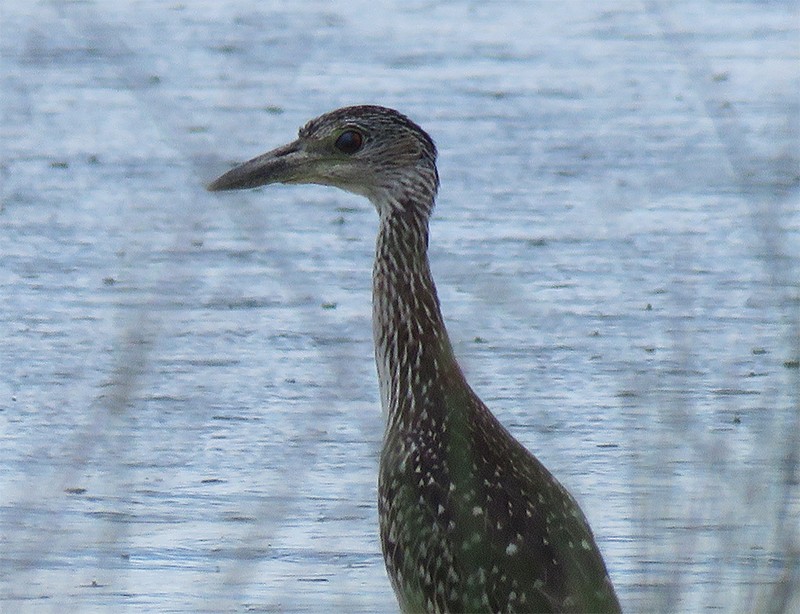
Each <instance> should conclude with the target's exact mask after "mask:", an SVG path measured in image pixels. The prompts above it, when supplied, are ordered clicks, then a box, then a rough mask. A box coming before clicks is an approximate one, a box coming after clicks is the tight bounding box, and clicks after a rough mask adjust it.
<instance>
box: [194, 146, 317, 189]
mask: <svg viewBox="0 0 800 614" xmlns="http://www.w3.org/2000/svg"><path fill="white" fill-rule="evenodd" d="M305 159H306V154H305V153H304V152H303V149H302V147H301V145H300V141H293V142H292V143H289V144H288V145H283V146H282V147H278V148H277V149H273V150H272V151H269V152H267V153H265V154H262V155H260V156H258V157H256V158H253V159H252V160H249V161H247V162H245V163H243V164H240V165H239V166H237V167H235V168H232V169H231V170H229V171H228V172H227V173H225V174H224V175H222V176H220V177H218V178H217V179H215V180H214V181H212V182H211V183H210V184H209V185H208V188H207V189H208V191H209V192H221V191H223V190H244V189H247V188H256V187H258V186H261V185H266V184H268V183H296V182H297V181H298V180H302V172H303V167H304V166H305V165H304V161H305Z"/></svg>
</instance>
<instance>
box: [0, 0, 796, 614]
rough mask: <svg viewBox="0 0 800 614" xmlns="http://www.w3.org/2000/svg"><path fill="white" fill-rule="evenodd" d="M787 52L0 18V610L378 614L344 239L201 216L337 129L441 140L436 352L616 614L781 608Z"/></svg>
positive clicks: (362, 354) (310, 199) (789, 497)
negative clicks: (212, 184)
mask: <svg viewBox="0 0 800 614" xmlns="http://www.w3.org/2000/svg"><path fill="white" fill-rule="evenodd" d="M109 5H111V6H109ZM797 24H798V14H797V7H796V6H795V5H794V4H793V3H791V2H780V1H775V2H767V3H759V2H723V1H720V2H704V1H702V0H698V1H695V2H683V3H679V4H678V5H673V3H666V2H658V1H651V2H645V3H642V2H617V3H614V4H613V5H612V4H610V3H588V2H577V1H572V2H566V3H555V2H507V3H503V4H500V3H469V2H462V3H458V2H442V3H432V2H402V3H400V2H397V3H389V4H383V5H381V6H380V7H379V8H376V7H375V6H374V3H368V2H343V1H339V2H321V1H311V2H305V3H303V4H300V3H295V4H289V3H285V2H259V3H249V2H248V3H245V2H232V1H226V2H191V3H186V4H179V3H175V4H167V3H163V2H153V1H149V2H147V1H142V2H133V1H129V2H118V3H113V5H112V3H101V2H94V1H86V2H58V1H51V2H40V3H26V2H19V1H15V0H11V1H9V0H4V2H3V6H2V8H0V46H1V47H0V48H1V49H2V63H1V64H0V88H1V91H2V113H3V115H2V125H1V127H2V160H1V161H0V181H2V185H0V190H2V192H1V194H2V202H1V203H0V288H2V293H0V301H2V303H1V304H2V309H0V332H1V333H2V334H0V338H2V341H0V373H1V374H0V434H2V441H3V445H2V446H0V467H2V471H0V610H2V611H8V612H21V611H36V612H40V611H54V612H62V611H81V612H89V611H114V612H117V611H122V610H126V609H127V610H130V611H140V610H149V611H161V612H198V611H209V612H222V611H250V610H255V611H308V612H319V611H349V612H391V611H395V610H396V604H395V600H394V596H393V595H392V593H391V589H390V587H389V583H388V580H387V578H386V576H385V572H384V570H383V562H382V559H381V556H380V545H379V542H378V537H377V511H376V502H375V501H376V474H377V459H378V451H379V448H380V443H381V435H382V428H383V425H382V418H381V415H380V412H379V409H378V397H377V385H376V381H375V373H374V366H373V363H372V345H371V325H370V321H369V317H370V307H369V301H370V298H369V292H370V269H371V258H372V249H373V241H374V234H375V230H376V216H375V214H374V212H373V211H372V210H371V207H370V205H369V204H368V203H366V202H363V201H362V200H360V199H358V198H356V197H353V196H350V195H347V194H344V193H340V192H337V191H334V190H329V189H324V188H316V187H292V188H289V187H271V188H269V189H268V190H261V191H258V192H253V193H237V194H234V195H223V196H220V195H213V194H207V193H206V192H205V191H204V189H203V185H204V183H205V182H206V181H208V180H209V179H211V178H212V177H213V176H214V175H215V174H216V173H218V172H220V171H222V170H225V169H226V168H228V166H229V165H230V164H231V163H233V162H234V161H241V160H243V159H245V158H248V157H250V156H252V155H255V154H257V153H260V152H261V151H265V150H266V149H269V148H272V147H273V146H276V145H278V144H281V143H283V142H285V141H287V140H289V139H291V138H293V136H294V134H295V131H296V129H297V127H298V126H300V125H302V124H303V123H304V122H305V121H306V120H307V119H309V118H311V117H313V116H315V115H318V114H319V113H322V112H324V111H327V110H330V109H332V108H335V107H338V106H341V105H344V104H351V103H359V102H370V103H379V104H384V105H388V106H393V107H396V108H399V109H400V110H402V111H404V112H405V113H407V114H408V115H410V116H411V117H412V118H414V119H415V120H417V121H418V122H419V123H421V124H422V125H423V126H424V127H425V128H426V129H428V131H429V132H430V133H431V134H432V135H433V136H434V138H435V139H436V141H437V143H438V146H439V149H440V171H441V177H442V190H441V193H440V198H439V204H438V208H437V211H436V215H435V219H434V220H433V223H432V231H431V232H432V239H431V241H432V253H431V258H432V266H433V270H434V274H435V276H436V278H437V282H438V286H439V291H440V294H441V298H442V303H443V310H444V313H445V317H446V319H447V322H448V325H449V327H450V333H451V336H452V338H453V340H454V342H455V344H456V351H457V354H458V355H459V357H460V358H461V360H462V362H463V364H464V366H465V369H466V371H467V373H468V376H469V379H470V380H471V382H472V383H473V385H474V387H475V388H476V390H477V391H478V392H479V393H480V394H481V396H482V397H483V398H484V400H485V401H486V402H487V403H488V404H489V406H490V407H491V408H493V409H494V411H495V412H496V413H497V415H498V417H500V419H501V420H502V421H503V422H504V424H506V425H507V426H508V427H509V428H510V429H511V430H512V431H513V433H514V434H515V435H516V436H517V437H518V438H519V439H520V440H521V441H523V443H525V444H526V445H527V446H528V447H529V448H530V449H531V450H532V451H534V452H535V453H536V454H537V455H538V456H539V457H540V458H541V460H542V461H543V462H544V463H545V464H546V465H547V466H548V467H550V468H551V470H553V472H554V473H555V474H556V475H557V476H558V477H559V479H561V480H562V481H563V482H564V484H565V485H566V486H567V487H568V488H570V490H571V491H572V492H573V493H575V495H576V496H577V498H578V499H579V500H580V502H581V504H582V506H583V508H584V510H585V512H586V514H587V516H588V517H589V519H590V521H591V523H592V526H593V527H594V530H595V533H596V534H597V537H598V542H599V543H600V545H601V548H602V550H603V552H604V554H605V557H606V560H607V562H608V565H609V569H610V571H611V574H612V577H613V580H614V582H615V584H616V586H617V588H618V592H619V593H620V597H621V599H622V601H623V604H624V605H625V606H626V608H627V609H628V610H629V611H706V610H720V611H752V610H757V609H761V608H765V607H766V605H765V604H766V603H767V599H768V598H769V597H770V595H773V596H774V595H776V594H779V592H780V591H779V589H780V588H781V587H783V588H788V589H789V590H790V591H791V590H794V599H795V601H794V603H795V605H796V606H797V607H800V605H798V604H797V600H798V597H797V592H798V589H797V582H798V574H800V571H799V570H798V559H797V551H798V522H797V518H798V513H800V502H799V501H798V488H797V483H798V469H797V461H796V459H797V455H798V453H799V452H800V451H799V450H798V440H799V438H800V435H798V431H799V430H800V424H799V421H800V417H799V416H800V401H799V400H798V396H799V393H798V391H799V390H800V381H799V380H800V377H799V376H798V366H797V360H798V358H799V357H800V342H799V341H798V326H799V324H798V321H799V320H800V291H799V290H798V282H797V280H798V278H799V277H798V274H799V273H800V256H798V255H799V254H800V206H799V205H800V196H799V194H798V183H799V182H800V170H799V169H798V150H799V148H798V145H800V139H799V137H798V134H799V130H798V116H799V115H800V104H798V97H797V92H798V91H800V75H799V74H798V70H797V60H798V57H797V56H798V53H797V49H798V39H799V37H798V26H797ZM792 553H794V554H793V555H792ZM792 574H794V575H793V576H792ZM781 581H782V584H781ZM776 583H778V584H776ZM786 611H790V606H787V607H786Z"/></svg>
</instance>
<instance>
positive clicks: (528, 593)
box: [209, 106, 620, 612]
mask: <svg viewBox="0 0 800 614" xmlns="http://www.w3.org/2000/svg"><path fill="white" fill-rule="evenodd" d="M268 183H317V184H323V185H331V186H335V187H338V188H342V189H343V190H347V191H348V192H355V193H356V194H361V195H363V196H366V197H367V198H369V200H370V201H372V204H373V205H374V206H375V208H376V209H377V210H378V214H379V216H380V228H379V231H378V240H377V248H376V255H375V265H374V271H373V294H372V318H373V334H374V339H375V361H376V363H377V366H378V381H379V383H380V395H381V402H382V404H383V408H384V410H385V411H386V413H387V426H386V434H385V437H384V445H383V451H382V453H381V460H380V476H379V479H378V494H379V502H378V509H379V516H380V526H381V543H382V544H383V556H384V559H385V561H386V568H387V570H388V573H389V577H390V579H391V581H392V585H393V586H394V590H395V592H396V593H397V598H398V600H399V602H400V606H401V608H402V609H403V610H404V611H406V612H618V611H619V610H620V606H619V602H618V601H617V597H616V595H615V593H614V588H613V586H612V585H611V581H610V580H609V577H608V573H607V571H606V566H605V563H604V562H603V558H602V556H601V555H600V551H599V550H598V548H597V545H596V544H595V541H594V537H593V536H592V531H591V529H590V528H589V525H588V523H587V522H586V518H585V517H584V515H583V513H582V512H581V510H580V508H579V507H578V504H577V503H576V501H575V499H573V498H572V496H571V495H570V494H569V492H567V490H566V489H565V488H564V487H563V486H562V485H561V484H560V483H559V482H558V481H557V480H556V479H555V478H554V477H553V476H552V474H551V473H550V472H549V471H548V470H547V469H546V468H545V467H544V465H542V463H540V462H539V461H538V460H537V459H536V458H535V457H534V456H533V455H531V454H530V453H529V452H528V451H527V450H526V449H525V448H524V447H523V446H522V445H521V444H520V443H519V442H517V440H516V439H514V437H512V436H511V434H510V433H509V432H508V431H507V430H506V429H505V428H503V426H502V425H501V424H500V423H499V422H498V421H497V419H496V418H495V417H494V415H492V413H491V412H490V411H489V409H488V408H487V407H486V406H485V405H484V404H483V402H482V401H481V400H480V399H479V398H478V397H477V395H476V394H475V393H474V392H473V391H472V388H470V386H469V384H467V382H466V380H465V379H464V375H463V373H462V372H461V369H460V368H459V366H458V363H457V362H456V359H455V356H454V355H453V348H452V346H451V344H450V340H449V338H448V336H447V330H446V329H445V325H444V321H443V319H442V314H441V311H440V309H439V299H438V297H437V294H436V287H435V286H434V283H433V278H432V277H431V271H430V267H429V264H428V218H429V216H430V214H431V211H432V209H433V204H434V198H435V196H436V191H437V188H438V185H439V177H438V174H437V171H436V147H435V146H434V144H433V141H432V140H431V138H430V137H429V136H428V135H427V134H426V133H425V131H424V130H422V129H421V128H420V127H419V126H417V125H416V124H415V123H414V122H412V121H411V120H410V119H408V118H407V117H405V116H404V115H401V114H400V113H398V112H397V111H393V110H391V109H386V108H384V107H378V106H356V107H347V108H344V109H339V110H336V111H333V112H331V113H328V114H326V115H323V116H321V117H318V118H317V119H314V120H311V121H310V122H309V123H308V124H306V125H305V127H303V128H301V129H300V132H299V135H298V138H297V140H295V141H293V142H291V143H289V144H288V145H284V146H283V147H279V148H277V149H274V150H273V151H271V152H269V153H266V154H263V155H261V156H259V157H257V158H254V159H252V160H250V161H249V162H245V163H244V164H242V165H241V166H238V167H236V168H234V169H232V170H231V171H229V172H227V173H225V174H224V175H222V176H221V177H220V178H219V179H217V180H216V181H214V182H213V183H212V184H211V185H210V186H209V189H210V190H212V191H216V190H235V189H241V188H252V187H256V186H260V185H264V184H268Z"/></svg>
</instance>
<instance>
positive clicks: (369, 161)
mask: <svg viewBox="0 0 800 614" xmlns="http://www.w3.org/2000/svg"><path fill="white" fill-rule="evenodd" d="M269 183H316V184H321V185H330V186H335V187H337V188H341V189H342V190H346V191H348V192H353V193H355V194H360V195H362V196H366V197H367V198H369V199H370V201H372V203H373V204H374V205H375V207H376V208H377V209H378V212H379V213H380V214H381V215H384V214H388V213H390V212H391V211H392V210H396V209H398V208H399V209H402V210H408V209H409V208H414V209H415V210H417V211H416V212H417V213H422V214H424V215H425V216H427V215H428V214H430V210H431V209H432V207H433V200H434V198H435V196H436V190H437V188H438V185H439V177H438V174H437V172H436V146H435V145H434V143H433V140H432V139H431V137H430V136H428V134H427V133H426V132H425V131H424V130H423V129H422V128H420V127H419V126H417V124H415V123H414V122H412V121H411V120H410V119H408V118H407V117H406V116H405V115H402V114H400V113H398V112H397V111H394V110H392V109H387V108H385V107H379V106H355V107H345V108H342V109H337V110H336V111H332V112H330V113H326V114H325V115H322V116H320V117H318V118H316V119H312V120H311V121H310V122H308V123H307V124H306V125H305V126H304V127H303V128H301V129H300V131H299V134H298V137H297V140H295V141H292V142H291V143H289V144H287V145H284V146H282V147H278V148H277V149H273V150H272V151H270V152H267V153H265V154H263V155H260V156H258V157H256V158H253V159H252V160H250V161H248V162H245V163H243V164H241V165H240V166H237V167H235V168H233V169H231V170H230V171H228V172H227V173H225V174H224V175H222V176H221V177H219V178H218V179H216V180H215V181H214V182H213V183H211V184H210V185H209V186H208V189H209V190H211V191H218V190H239V189H244V188H254V187H257V186H261V185H266V184H269Z"/></svg>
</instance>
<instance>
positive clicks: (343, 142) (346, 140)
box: [335, 130, 364, 154]
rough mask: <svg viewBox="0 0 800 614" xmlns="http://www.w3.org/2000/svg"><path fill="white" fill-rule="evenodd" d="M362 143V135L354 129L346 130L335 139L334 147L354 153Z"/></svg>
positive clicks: (347, 152) (343, 151) (344, 151)
mask: <svg viewBox="0 0 800 614" xmlns="http://www.w3.org/2000/svg"><path fill="white" fill-rule="evenodd" d="M363 144H364V137H363V136H362V135H361V133H360V132H356V131H355V130H346V131H345V132H342V133H341V134H340V135H339V138H338V139H336V143H335V145H336V149H338V150H339V151H341V152H342V153H346V154H354V153H356V152H357V151H358V150H359V149H361V146H362V145H363Z"/></svg>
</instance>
